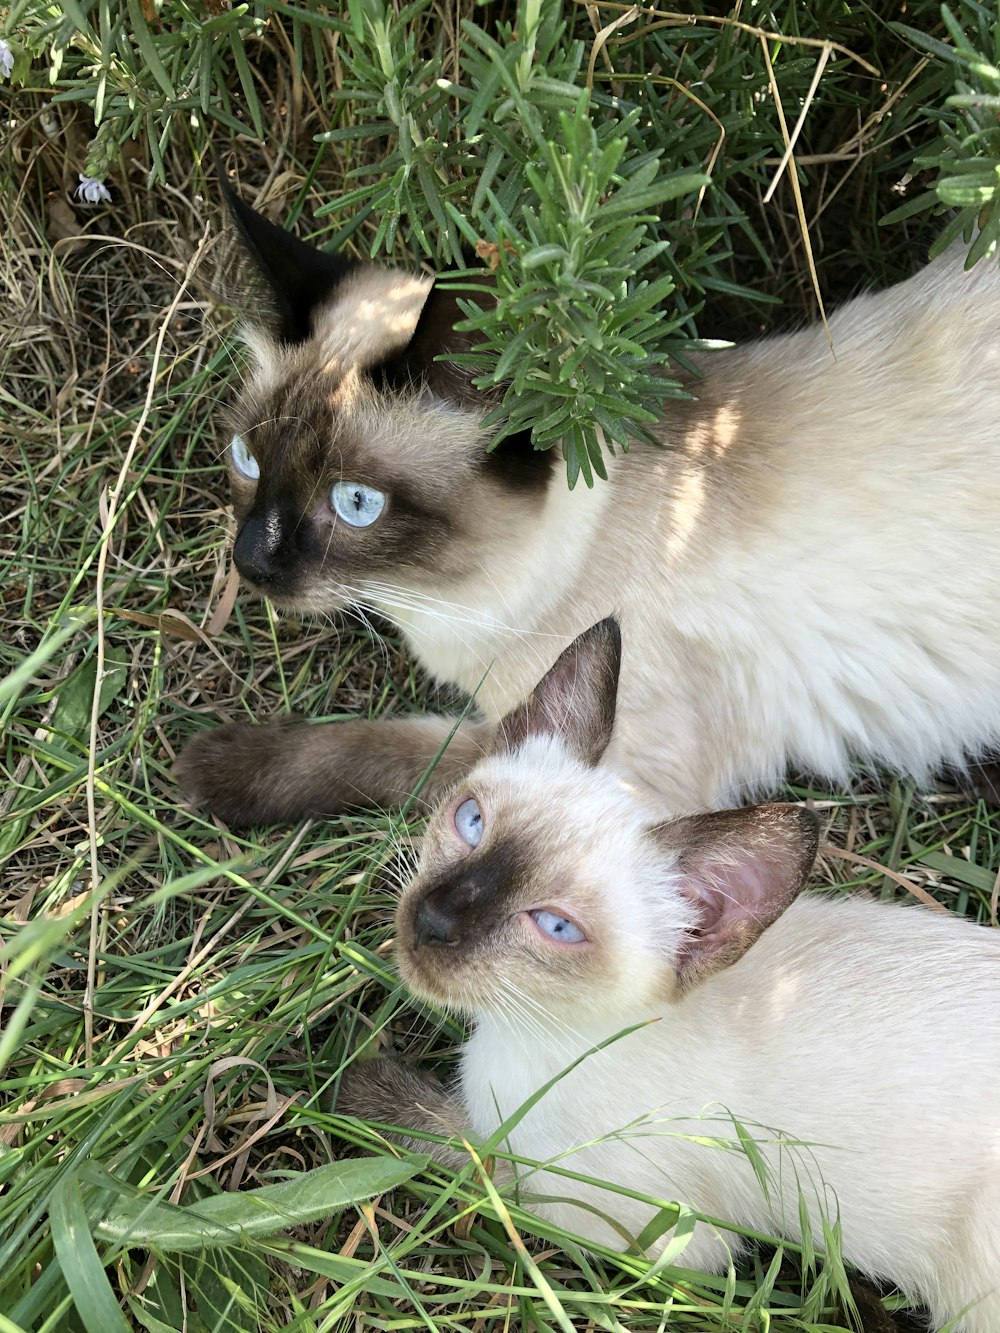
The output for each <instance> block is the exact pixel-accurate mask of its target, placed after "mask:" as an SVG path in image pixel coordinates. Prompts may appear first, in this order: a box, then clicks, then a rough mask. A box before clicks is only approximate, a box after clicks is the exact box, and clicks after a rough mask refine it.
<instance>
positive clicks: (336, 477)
mask: <svg viewBox="0 0 1000 1333" xmlns="http://www.w3.org/2000/svg"><path fill="white" fill-rule="evenodd" d="M225 188H226V193H227V198H228V202H229V207H230V212H231V214H232V217H233V220H234V222H235V224H236V229H237V231H238V233H239V236H240V239H241V242H242V244H243V247H244V249H245V251H246V254H247V257H248V258H249V260H250V261H251V263H252V265H253V267H254V269H255V270H256V273H257V275H258V277H259V284H258V291H257V303H256V305H255V307H254V309H253V310H252V311H251V312H250V313H249V315H248V317H247V320H246V323H245V324H244V327H243V333H244V337H245V340H246V343H247V346H248V348H249V351H250V354H251V358H252V370H251V373H250V375H249V377H248V379H247V382H246V384H245V386H244V388H243V390H242V392H241V394H240V396H239V399H238V401H237V403H236V405H235V408H234V410H233V420H232V443H231V445H230V448H229V472H230V477H231V480H232V489H233V503H234V508H235V510H236V519H237V524H238V527H237V533H236V542H235V547H234V558H235V561H236V565H237V568H238V569H239V571H240V574H241V575H242V576H243V578H244V579H245V580H246V581H247V582H248V583H250V584H252V585H254V586H255V587H257V588H258V589H259V590H260V591H261V592H263V593H265V594H266V595H267V596H268V597H269V598H271V599H272V600H273V601H275V602H276V603H278V604H279V605H282V606H288V607H294V608H300V609H303V610H333V609H336V608H337V607H339V606H342V605H344V603H345V602H346V601H349V600H363V598H359V597H358V596H357V592H358V590H359V589H360V590H361V591H362V592H365V591H367V590H369V585H371V584H375V583H381V584H385V583H396V582H397V581H398V580H399V579H400V577H402V580H403V581H404V582H405V583H406V584H407V585H408V586H413V585H414V584H415V585H416V586H418V587H419V586H421V585H422V584H428V585H430V586H439V585H440V583H441V581H442V580H444V581H448V580H449V579H452V580H458V579H461V578H462V577H464V576H465V575H466V574H471V573H473V572H474V570H475V569H476V568H477V567H478V566H480V565H481V562H482V559H483V554H484V551H486V552H491V554H493V555H495V556H497V557H498V558H502V555H503V550H504V548H505V545H506V544H507V543H516V542H517V541H518V540H520V535H521V534H523V532H524V530H525V529H524V525H525V524H530V523H531V522H532V520H533V519H534V517H535V516H536V514H537V511H538V507H539V505H540V504H541V502H542V501H543V500H544V497H545V494H546V492H547V489H548V486H549V482H550V480H551V476H552V471H553V464H554V459H553V456H552V454H551V452H544V453H543V452H537V451H535V450H533V449H532V448H531V445H530V440H529V439H527V438H526V437H520V438H518V437H514V438H512V439H509V440H507V441H505V442H504V443H503V444H502V445H501V446H500V447H499V448H498V449H497V451H496V452H495V453H492V454H488V453H487V452H486V445H487V444H488V442H489V437H488V436H487V435H485V434H484V433H483V431H481V430H480V427H479V422H480V420H481V419H482V417H483V415H484V414H485V412H486V410H487V408H488V407H489V406H490V403H489V401H488V400H487V399H485V398H484V397H483V396H482V395H481V394H479V393H477V392H476V391H475V390H474V389H473V388H472V386H471V384H470V382H469V379H468V376H467V375H466V374H465V373H464V372H463V371H462V370H460V369H459V368H458V367H457V366H455V365H454V364H451V363H449V362H447V361H445V362H438V361H435V359H434V358H435V357H436V356H439V355H442V354H444V355H448V354H450V355H454V354H456V353H458V352H463V351H467V350H468V347H469V344H468V341H467V338H466V335H464V334H460V333H456V331H455V324H456V323H457V322H458V321H459V320H461V319H462V318H463V316H462V313H461V311H460V310H459V308H458V306H457V304H456V301H455V297H454V295H453V294H452V293H450V292H445V291H439V290H438V288H437V287H436V286H435V284H434V280H433V279H432V278H429V277H426V276H423V275H418V276H413V275H411V274H408V273H402V272H398V271H394V270H390V269H383V268H379V267H377V266H376V265H374V264H364V263H359V262H357V261H355V260H352V259H348V258H345V257H343V256H341V255H336V254H327V253H325V252H324V251H321V250H318V249H316V248H315V247H313V246H310V245H307V244H305V243H303V242H302V241H299V240H297V239H296V238H295V237H294V236H292V235H291V234H290V233H288V232H286V231H284V230H283V229H282V228H281V227H278V226H276V225H275V224H274V223H272V222H269V221H267V219H265V218H263V217H261V215H260V214H259V213H256V212H254V210H253V209H252V208H250V207H249V206H248V205H247V204H245V203H243V202H242V201H241V200H240V199H238V198H237V197H236V195H234V194H233V193H232V191H231V190H229V189H228V187H225ZM491 547H492V551H491ZM352 594H353V595H352Z"/></svg>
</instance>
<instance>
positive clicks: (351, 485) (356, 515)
mask: <svg viewBox="0 0 1000 1333" xmlns="http://www.w3.org/2000/svg"><path fill="white" fill-rule="evenodd" d="M330 503H331V504H332V505H333V508H334V512H335V513H336V515H337V517H338V518H342V519H343V520H344V522H345V523H349V524H350V525H351V527H352V528H367V527H368V526H369V525H370V524H372V523H374V522H375V520H376V519H377V518H378V516H379V514H381V512H382V510H383V509H384V508H385V495H384V494H383V492H382V491H377V490H376V489H375V487H374V486H362V485H361V483H360V481H338V482H337V484H336V486H334V487H333V489H332V490H331V492H330Z"/></svg>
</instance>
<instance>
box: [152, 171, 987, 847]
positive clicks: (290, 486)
mask: <svg viewBox="0 0 1000 1333" xmlns="http://www.w3.org/2000/svg"><path fill="white" fill-rule="evenodd" d="M230 203H231V208H232V212H233V216H234V218H235V221H236V223H237V226H238V228H239V231H240V234H241V236H242V239H243V242H244V245H245V247H246V249H247V252H248V254H249V255H250V257H251V258H252V260H253V261H254V263H255V264H256V267H257V269H258V270H259V272H260V274H261V276H262V279H263V285H264V293H263V295H264V298H265V299H264V301H263V302H262V303H258V306H257V307H256V308H255V309H254V310H253V311H252V312H248V315H247V323H246V326H245V330H244V332H245V335H246V341H247V345H248V348H249V351H250V354H251V359H252V370H251V372H250V374H249V377H248V381H247V383H246V385H245V387H244V389H243V391H242V392H241V394H240V397H239V399H238V401H237V404H236V406H235V409H234V412H233V416H232V429H231V435H232V443H231V446H230V450H229V473H230V479H231V482H232V488H233V503H234V506H235V510H236V517H237V523H238V531H237V536H236V543H235V550H234V557H235V561H236V565H237V567H238V569H239V571H240V574H241V576H242V577H243V579H244V581H245V582H246V583H248V584H250V585H251V586H253V587H255V588H257V589H259V590H260V591H261V592H262V593H263V594H264V595H265V596H267V597H268V598H270V599H271V601H272V602H273V603H274V604H275V605H276V606H278V607H283V608H287V609H289V610H291V611H303V612H309V611H321V612H331V611H335V610H337V609H339V608H342V607H345V606H352V605H353V606H355V607H358V608H361V609H363V610H364V611H365V612H376V613H378V614H379V615H382V616H384V617H386V618H387V619H389V620H391V621H393V622H394V623H395V624H397V625H398V626H399V627H400V628H401V630H402V632H403V634H404V636H405V638H406V641H407V643H408V645H409V647H410V649H411V650H412V652H413V654H414V655H415V657H416V658H417V659H418V660H419V661H420V662H421V663H422V664H423V666H424V667H425V668H426V669H427V670H428V671H429V672H430V674H431V675H432V676H434V677H436V678H438V679H439V680H441V681H448V682H452V683H454V684H457V685H459V686H460V687H461V688H462V689H464V690H466V691H468V692H470V693H472V692H475V691H478V693H477V700H478V703H479V705H480V707H481V710H482V717H483V721H481V722H476V721H470V722H467V723H464V724H463V725H462V726H461V727H460V728H459V729H458V732H457V734H456V735H455V736H454V738H453V739H452V740H451V742H450V744H449V745H448V748H447V751H446V753H445V754H444V756H443V757H442V759H441V761H440V763H439V764H438V766H437V769H436V770H435V771H434V773H433V774H432V775H431V776H430V778H429V779H428V781H427V783H426V785H425V787H424V790H423V797H424V800H425V802H426V803H427V804H428V805H432V804H433V803H434V801H435V799H436V798H437V796H438V795H439V793H440V791H441V790H442V789H443V788H445V787H447V786H448V784H449V783H450V782H452V781H453V780H454V779H455V778H456V777H457V776H458V775H459V774H461V773H462V772H464V771H466V770H467V769H468V768H469V767H470V766H471V765H472V764H473V763H474V762H475V761H476V759H477V758H478V757H479V755H480V754H482V753H483V752H484V750H487V749H488V748H489V746H490V742H491V737H492V735H493V730H494V727H495V725H496V723H497V721H498V720H499V719H500V718H501V717H502V716H503V714H504V713H505V712H506V711H507V710H508V709H509V708H510V707H512V706H513V705H514V704H515V703H516V702H517V701H518V700H519V699H521V698H523V697H524V695H525V694H526V693H527V691H528V690H529V689H530V688H531V686H532V684H533V683H534V682H535V681H536V680H537V679H538V678H539V676H540V675H541V674H542V673H543V672H544V671H545V669H546V668H547V667H548V666H550V665H551V664H552V662H553V661H554V660H555V659H556V657H557V656H558V654H559V652H560V651H561V650H562V649H563V648H564V647H565V646H566V645H567V644H568V643H569V642H570V641H571V640H572V639H573V638H574V636H575V635H577V634H579V633H580V632H581V630H583V629H585V628H586V626H588V625H590V624H592V623H593V622H594V621H596V620H597V619H599V618H600V617H602V616H606V615H608V614H611V613H615V614H617V616H618V617H619V619H620V621H621V623H622V625H623V628H624V631H625V643H626V649H625V653H626V657H625V669H624V671H623V674H622V687H621V698H620V701H619V713H618V725H617V727H616V728H615V735H614V738H613V740H612V743H611V746H610V748H609V750H608V754H607V763H608V764H609V765H610V766H611V767H612V768H613V769H614V770H615V771H616V772H617V773H618V774H619V775H621V776H622V777H624V778H627V779H628V780H629V781H630V782H631V783H633V784H634V785H635V786H636V787H637V788H638V789H639V790H640V791H642V792H643V794H644V795H645V796H646V797H647V798H649V799H650V800H652V801H654V802H655V803H656V804H657V805H658V806H659V807H660V808H661V809H665V810H668V811H670V812H671V813H674V814H682V813H688V812H691V811H694V810H697V809H704V808H717V807H719V806H720V805H724V804H726V803H728V802H732V801H735V800H738V799H740V798H741V797H742V796H744V795H745V794H746V793H748V792H753V791H766V790H768V789H773V787H774V785H775V784H776V783H778V782H779V781H780V780H781V779H782V777H783V775H784V773H785V771H786V767H787V766H788V765H789V764H792V765H794V766H795V767H796V768H797V769H798V770H799V771H805V772H809V773H813V774H816V775H823V776H824V777H826V778H828V779H830V780H831V781H837V782H842V781H844V780H845V779H846V778H847V776H848V774H849V771H850V766H851V764H852V762H854V761H862V762H865V763H878V764H883V765H885V766H887V767H888V768H890V769H893V770H895V771H897V772H904V773H909V774H913V775H916V776H917V777H920V778H925V777H927V776H928V775H929V774H930V773H931V772H932V771H933V770H934V769H935V768H936V767H937V766H939V765H940V764H942V763H945V762H947V763H950V764H952V765H959V766H960V765H962V764H963V763H964V761H965V760H966V758H967V757H969V756H977V755H981V754H982V753H983V752H984V751H986V750H987V749H988V748H989V747H991V746H993V745H995V744H996V743H997V742H998V739H1000V617H998V615H997V607H998V606H1000V521H998V520H1000V430H998V428H997V423H998V422H1000V274H998V272H997V266H996V264H995V263H987V262H983V263H981V264H978V265H977V266H976V267H975V268H974V269H973V270H972V271H971V272H969V273H965V272H963V269H962V259H963V253H962V252H961V251H960V250H955V251H952V252H949V254H947V255H945V256H944V257H943V258H941V259H939V260H937V261H936V262H934V263H933V264H931V265H930V266H929V267H927V268H926V269H924V270H923V272H921V273H919V274H918V275H917V276H916V277H914V278H912V279H911V280H909V281H908V282H904V283H902V284H901V285H899V286H898V287H895V288H893V289H891V290H890V291H886V292H881V293H878V294H875V295H867V296H861V297H859V298H857V299H856V300H854V301H851V302H850V303H848V304H847V305H846V306H844V308H843V309H841V310H840V311H838V312H837V314H835V315H834V316H833V318H832V319H831V321H830V333H831V336H832V339H833V347H834V350H835V353H836V355H835V356H834V354H833V352H831V349H830V346H829V345H828V342H827V338H826V334H825V333H824V331H823V329H822V328H819V327H815V328H809V329H805V330H803V331H801V332H799V333H793V334H790V335H786V336H784V337H775V338H769V339H766V340H764V341H761V342H757V343H751V344H749V345H747V346H745V347H740V348H737V349H735V350H732V351H727V352H717V353H712V354H706V355H703V356H702V357H701V358H700V360H699V362H698V365H699V368H700V370H701V373H702V375H703V378H701V379H692V380H691V381H690V382H689V384H688V388H689V389H690V391H691V393H692V394H693V395H694V397H693V398H692V400H691V401H690V402H674V403H671V404H669V406H668V407H667V409H666V411H665V413H664V418H663V421H662V422H661V423H660V426H659V427H658V430H657V434H658V435H659V437H660V439H661V440H662V442H663V447H662V448H660V447H655V446H652V445H641V444H636V445H635V446H634V447H633V448H632V449H631V451H630V452H629V453H628V455H627V456H625V457H621V458H617V459H615V460H614V462H613V463H612V465H611V469H610V480H609V481H608V482H606V483H598V484H597V485H595V487H594V489H593V490H592V491H590V490H587V488H586V487H585V486H582V485H581V486H577V488H576V489H575V490H574V491H572V492H571V491H569V490H568V489H567V486H566V480H565V475H564V469H563V465H562V462H561V460H560V458H559V455H558V450H553V451H551V452H548V453H538V452H536V451H534V450H533V449H532V448H531V444H530V440H529V439H527V438H523V437H520V438H515V439H511V440H507V441H506V442H504V443H503V444H502V445H501V446H500V447H499V448H498V449H497V451H496V452H495V453H492V454H491V453H487V452H486V446H487V444H488V443H489V439H488V436H487V435H485V434H484V433H483V432H482V430H481V429H480V426H479V422H480V421H481V419H482V417H483V415H484V413H485V411H486V410H487V408H488V407H489V406H490V405H491V403H490V401H489V400H487V399H486V398H485V397H484V396H483V395H482V394H480V393H479V392H477V391H476V390H475V389H474V388H473V387H472V385H471V384H470V382H469V380H468V378H467V376H466V375H465V374H464V373H463V371H462V370H461V369H460V368H458V367H456V366H455V365H454V364H452V363H449V362H448V361H447V360H445V361H443V362H441V361H437V360H435V358H436V357H437V356H439V355H444V356H445V357H447V356H448V355H449V354H451V355H454V354H455V353H457V352H460V351H462V350H465V349H466V341H465V338H464V336H463V335H461V334H458V333H456V332H455V329H454V325H455V322H456V320H457V319H459V318H460V317H461V316H460V312H459V311H458V310H457V308H456V306H455V302H454V296H453V295H451V294H449V293H447V292H443V291H440V290H438V288H436V287H435V286H433V284H432V281H431V279H429V278H427V277H424V276H411V275H409V274H407V273H402V272H396V271H393V270H386V269H382V268H377V267H375V266H374V265H370V264H360V263H357V262H355V261H353V260H349V259H345V258H344V257H342V256H340V255H328V254H324V253H322V252H321V251H319V250H316V249H315V248H313V247H311V246H308V245H305V244H303V243H302V242H299V241H297V240H295V238H294V237H292V236H290V235H289V234H288V233H286V232H284V231H282V230H281V228H279V227H276V226H274V225H273V224H271V223H269V222H267V221H266V220H265V219H263V218H262V217H260V216H259V215H258V214H257V213H255V212H254V211H253V210H252V209H250V208H249V207H248V206H247V205H245V204H243V203H241V202H240V201H239V200H238V199H236V198H235V197H232V198H231V200H230ZM484 677H485V680H484ZM480 686H481V688H480ZM452 726H453V720H452V719H449V718H442V717H430V716H428V717H422V718H396V719H391V720H390V719H387V720H379V721H376V722H369V721H357V722H350V723H344V724H332V725H323V726H314V727H302V726H297V727H296V726H293V727H289V726H288V725H283V724H280V723H279V724H276V723H270V724H268V725H265V726H262V727H252V726H248V725H246V724H243V723H231V724H229V725H227V726H225V727H222V728H219V729H217V730H214V731H210V732H208V733H206V734H203V735H200V736H197V737H196V738H195V739H194V740H193V741H192V742H191V743H190V744H189V745H188V748H187V749H186V750H185V752H184V753H183V755H182V757H181V759H180V762H179V767H178V776H179V780H180V782H181V784H182V786H183V787H184V789H185V792H186V793H187V795H188V796H189V797H190V798H191V799H192V800H193V801H194V802H195V803H197V804H198V805H201V806H204V807H206V808H207V809H209V810H210V811H212V812H213V813H215V814H217V815H220V816H221V817H223V818H224V819H226V820H228V821H229V822H231V823H241V824H247V823H256V822H273V821H281V820H290V819H296V818H298V817H300V816H302V815H307V814H333V813H336V812H338V811H341V810H343V809H345V808H346V807H348V806H352V805H366V804H373V805H378V806H388V805H392V804H398V803H400V802H402V801H404V800H405V799H406V798H407V797H408V796H409V794H410V793H411V792H412V791H413V789H414V787H415V786H416V785H417V784H418V782H419V781H420V779H421V777H422V776H423V774H424V772H425V770H426V769H427V768H428V766H429V765H430V764H431V762H432V760H433V759H434V756H435V755H436V754H437V752H438V751H439V750H440V749H441V748H442V747H443V746H444V745H445V742H446V741H447V739H448V736H449V733H450V732H451V729H452Z"/></svg>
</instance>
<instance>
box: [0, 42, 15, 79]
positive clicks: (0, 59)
mask: <svg viewBox="0 0 1000 1333" xmlns="http://www.w3.org/2000/svg"><path fill="white" fill-rule="evenodd" d="M13 68H14V52H13V51H12V50H11V49H10V42H8V41H7V39H6V37H0V79H9V78H10V72H11V70H12V69H13Z"/></svg>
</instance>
